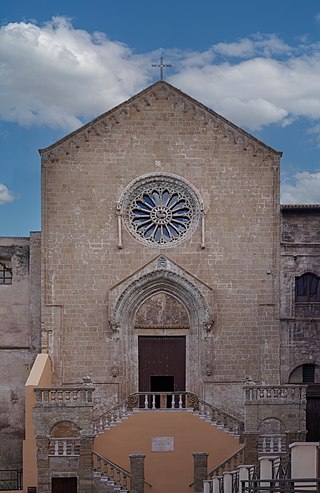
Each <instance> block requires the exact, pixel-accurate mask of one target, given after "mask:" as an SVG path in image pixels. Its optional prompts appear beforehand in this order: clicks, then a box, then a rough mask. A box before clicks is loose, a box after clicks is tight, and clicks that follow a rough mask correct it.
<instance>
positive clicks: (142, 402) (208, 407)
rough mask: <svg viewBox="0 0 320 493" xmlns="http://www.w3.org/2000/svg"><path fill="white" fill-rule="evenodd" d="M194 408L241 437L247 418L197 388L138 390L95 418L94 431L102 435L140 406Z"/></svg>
mask: <svg viewBox="0 0 320 493" xmlns="http://www.w3.org/2000/svg"><path fill="white" fill-rule="evenodd" d="M157 409H162V410H163V409H166V410H168V411H169V410H172V411H179V410H180V411H182V410H192V411H193V413H194V414H195V415H196V416H198V417H199V418H200V419H203V420H205V421H206V422H208V423H210V424H212V425H213V426H216V427H217V428H218V429H221V430H222V431H225V432H227V433H229V434H231V435H232V436H234V437H236V438H239V437H241V435H242V433H243V427H244V424H243V421H241V420H240V419H239V418H236V417H235V416H232V415H231V414H229V413H227V412H225V411H222V410H221V409H218V408H217V407H215V406H213V405H212V404H209V403H207V402H205V401H204V400H202V399H199V398H198V396H197V395H196V394H194V393H193V392H166V393H161V392H159V393H152V392H148V393H143V392H136V393H134V394H131V395H130V396H129V397H128V398H127V399H125V400H124V401H122V402H120V403H119V404H117V405H116V406H114V407H112V408H111V409H109V410H108V411H106V412H105V413H103V414H102V415H100V416H99V417H98V418H96V419H95V420H94V434H95V435H99V434H101V433H104V432H105V431H107V430H110V429H111V428H112V427H114V426H116V425H117V424H119V423H121V422H122V421H123V420H125V419H127V418H128V417H129V416H130V415H132V414H133V413H134V412H136V411H138V410H144V411H146V410H150V411H155V410H157Z"/></svg>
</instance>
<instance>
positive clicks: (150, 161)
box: [41, 82, 280, 412]
mask: <svg viewBox="0 0 320 493" xmlns="http://www.w3.org/2000/svg"><path fill="white" fill-rule="evenodd" d="M41 155H42V169H43V250H42V262H43V275H42V287H43V291H42V297H43V299H42V309H43V310H42V311H43V322H44V334H43V335H44V338H43V340H44V341H45V344H46V346H47V347H48V348H49V351H50V354H51V355H52V357H53V362H54V375H55V382H56V383H57V384H58V383H59V384H60V383H66V384H68V383H76V382H79V381H81V379H82V377H83V376H84V375H90V376H91V377H92V380H93V382H94V384H95V387H96V388H97V391H98V393H100V395H101V398H102V399H103V398H104V397H103V396H102V392H101V391H100V390H99V387H102V386H105V387H104V388H112V385H115V384H117V385H118V389H119V392H120V395H119V398H120V399H121V398H124V397H126V393H128V392H134V391H136V390H137V388H129V389H128V388H125V385H124V383H125V382H126V381H127V378H128V376H129V375H130V371H131V370H130V368H128V366H127V365H126V360H125V358H124V357H123V355H125V354H126V353H127V350H128V347H130V344H131V342H130V341H132V339H133V338H135V337H137V336H136V333H135V332H134V330H133V331H131V332H130V333H128V331H126V330H124V328H123V327H120V328H119V330H118V331H116V332H113V331H112V330H110V324H109V321H110V319H112V316H113V314H112V313H110V310H109V301H108V300H109V295H110V292H111V289H112V288H113V287H114V286H117V285H118V283H119V282H122V281H123V280H125V279H127V278H128V277H130V276H134V275H135V274H136V273H138V272H139V270H141V269H143V268H144V267H145V266H146V265H148V264H149V263H150V262H152V261H154V260H155V259H156V258H158V256H159V255H160V254H164V255H166V257H167V258H168V259H169V261H172V262H174V263H175V264H176V265H178V266H179V268H180V269H181V270H182V271H183V270H184V271H186V272H188V273H190V274H191V275H192V276H194V278H196V279H198V280H199V282H200V283H203V284H205V285H207V286H208V287H209V288H210V289H212V290H213V292H214V306H210V310H211V311H212V313H213V312H214V314H215V320H214V325H213V328H212V330H211V331H209V332H205V331H202V332H201V331H200V328H199V327H198V328H197V331H199V332H197V331H194V332H193V334H194V335H193V336H192V335H190V336H187V337H189V338H190V339H191V338H192V337H196V338H197V339H198V340H199V349H198V353H193V354H192V355H191V354H187V362H189V361H191V360H192V358H194V359H196V363H195V364H193V363H192V365H191V366H192V369H191V371H192V373H193V382H196V385H195V384H194V383H192V382H191V381H190V380H188V379H187V387H188V390H191V391H195V392H197V393H198V394H200V396H201V397H202V396H203V395H204V394H205V395H206V398H207V399H208V400H209V401H212V402H215V401H216V400H217V401H219V402H222V401H224V406H228V409H229V410H230V411H232V410H233V411H234V412H239V403H241V402H242V385H243V382H244V380H245V378H246V376H250V377H251V378H253V379H254V381H256V382H261V381H264V382H267V383H278V381H279V371H278V359H279V323H278V318H277V317H278V299H279V297H278V278H279V265H278V258H279V257H278V252H279V250H278V249H279V158H280V153H277V152H275V151H273V150H272V149H270V148H269V147H267V146H266V145H264V144H262V143H261V142H259V141H257V140H256V139H254V138H253V137H251V136H249V135H248V134H246V133H245V132H243V131H241V130H240V129H238V128H237V127H236V126H234V125H232V124H231V123H230V122H227V121H226V120H225V119H223V118H222V117H220V116H218V115H217V114H215V113H214V112H212V111H210V110H208V109H207V108H205V107H204V106H202V105H201V104H200V103H197V102H196V101H194V100H192V99H191V98H189V97H188V96H186V95H183V94H182V93H181V92H180V91H178V90H176V89H175V88H172V87H171V86H169V85H168V84H166V83H164V82H159V83H157V84H156V85H155V86H152V87H151V88H149V89H147V90H145V91H144V92H143V93H141V94H140V95H138V96H137V97H134V98H133V99H132V100H130V101H128V102H127V103H124V104H123V105H120V107H118V108H116V109H115V110H112V111H111V112H109V113H107V114H105V115H102V117H99V118H97V119H96V120H95V121H94V122H92V123H91V124H89V125H87V126H85V127H84V128H83V129H80V131H78V132H75V133H73V134H71V135H70V136H68V137H67V138H65V139H63V140H62V141H60V142H58V143H57V144H56V145H54V146H52V147H51V148H48V149H45V150H43V151H42V152H41ZM150 173H158V174H159V173H171V174H174V175H175V176H178V177H181V178H182V179H184V180H187V181H188V182H190V183H191V185H192V186H193V187H194V188H195V189H196V190H197V192H198V194H199V196H200V197H201V198H202V201H203V207H204V213H205V227H204V230H205V231H204V232H205V248H201V240H202V238H201V237H202V233H201V223H200V221H199V223H198V226H197V228H196V230H195V231H194V233H193V234H192V236H191V237H190V238H188V239H186V240H185V241H183V242H180V243H179V244H178V245H177V246H174V247H171V248H168V247H164V246H163V245H156V244H154V245H153V246H152V245H151V246H148V245H143V244H141V243H140V242H139V241H137V240H136V239H134V238H133V237H132V236H131V234H130V233H129V232H128V231H127V229H126V228H125V226H124V224H123V223H122V244H123V248H122V249H119V248H118V242H119V238H118V216H117V205H119V204H118V202H119V199H120V197H121V196H122V193H123V191H124V190H125V189H126V187H127V186H128V184H130V182H132V180H135V179H136V178H138V177H140V176H142V175H146V174H150ZM133 323H134V321H132V324H133ZM190 334H191V332H190ZM164 335H165V334H164ZM187 347H192V344H189V345H188V341H187ZM127 356H128V359H130V357H131V356H132V357H131V359H134V360H136V357H137V355H136V354H132V355H127ZM187 364H189V363H187ZM114 367H117V375H115V374H114V372H113V368H114ZM208 368H210V370H209V371H208ZM208 373H210V375H209V374H208ZM135 380H136V379H133V380H132V381H135ZM225 384H227V385H228V386H230V388H232V389H233V390H232V392H230V394H229V395H228V401H225V397H224V396H225V390H224V389H223V387H224V385H225ZM190 386H191V387H192V388H190ZM113 388H115V387H113ZM222 389H223V390H222ZM242 411H243V405H242ZM240 412H241V409H240Z"/></svg>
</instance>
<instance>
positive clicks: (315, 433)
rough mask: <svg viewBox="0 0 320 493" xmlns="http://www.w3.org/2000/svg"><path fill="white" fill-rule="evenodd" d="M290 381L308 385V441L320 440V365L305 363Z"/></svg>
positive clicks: (295, 371)
mask: <svg viewBox="0 0 320 493" xmlns="http://www.w3.org/2000/svg"><path fill="white" fill-rule="evenodd" d="M289 383H304V384H306V385H308V386H307V407H306V428H307V441H308V442H317V441H319V440H320V366H319V365H316V364H314V363H305V364H304V365H300V366H298V367H297V368H295V369H294V370H293V371H292V372H291V374H290V377H289Z"/></svg>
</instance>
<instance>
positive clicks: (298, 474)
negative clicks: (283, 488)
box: [289, 442, 320, 479]
mask: <svg viewBox="0 0 320 493" xmlns="http://www.w3.org/2000/svg"><path fill="white" fill-rule="evenodd" d="M289 447H290V449H291V477H292V478H293V479H300V478H317V477H318V475H319V472H320V471H319V470H318V467H319V442H294V443H291V444H290V445H289Z"/></svg>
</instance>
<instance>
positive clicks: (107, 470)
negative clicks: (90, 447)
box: [92, 452, 131, 490]
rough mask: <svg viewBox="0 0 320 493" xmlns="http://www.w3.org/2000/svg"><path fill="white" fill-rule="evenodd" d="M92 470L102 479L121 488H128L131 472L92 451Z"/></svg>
mask: <svg viewBox="0 0 320 493" xmlns="http://www.w3.org/2000/svg"><path fill="white" fill-rule="evenodd" d="M92 455H93V470H94V472H96V473H98V474H99V475H100V479H101V480H102V481H107V482H108V481H110V482H113V483H114V484H116V485H118V486H120V488H121V489H123V490H130V482H131V474H130V473H129V472H128V471H126V470H125V469H123V468H122V467H120V466H117V465H116V464H115V463H114V462H112V461H111V460H108V459H106V458H105V457H103V456H102V455H100V454H97V453H96V452H93V454H92Z"/></svg>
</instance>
